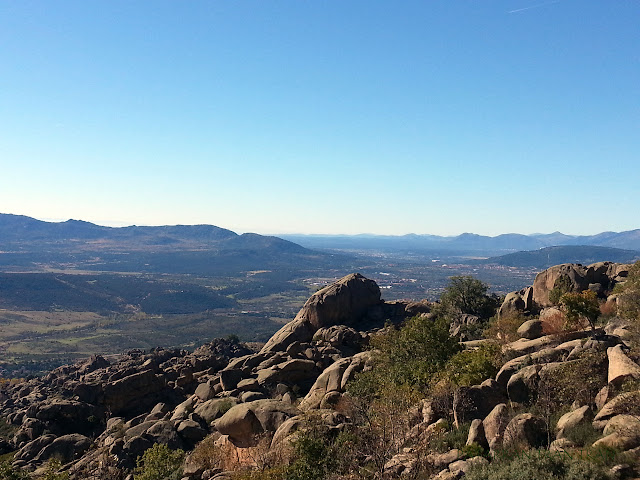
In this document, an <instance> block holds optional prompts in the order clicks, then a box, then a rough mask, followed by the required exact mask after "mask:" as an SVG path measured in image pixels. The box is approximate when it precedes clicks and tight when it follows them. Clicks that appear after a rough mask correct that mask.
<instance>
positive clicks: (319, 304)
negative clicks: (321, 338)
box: [262, 273, 383, 353]
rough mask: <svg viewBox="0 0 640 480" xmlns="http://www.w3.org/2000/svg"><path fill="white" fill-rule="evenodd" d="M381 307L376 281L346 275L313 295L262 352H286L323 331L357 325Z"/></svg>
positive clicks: (356, 274) (354, 275)
mask: <svg viewBox="0 0 640 480" xmlns="http://www.w3.org/2000/svg"><path fill="white" fill-rule="evenodd" d="M382 304H383V301H382V300H381V298H380V289H379V288H378V285H376V283H375V282H374V281H373V280H369V279H367V278H365V277H363V276H362V275H360V274H358V273H353V274H351V275H347V276H346V277H343V278H341V279H340V280H338V281H337V282H335V283H333V284H331V285H329V286H327V287H325V288H323V289H322V290H319V291H318V292H316V293H315V294H313V295H312V296H311V298H309V300H307V302H306V303H305V304H304V306H303V307H302V310H300V312H299V313H298V315H296V318H295V319H294V320H293V321H292V322H289V323H288V324H287V325H285V326H284V327H282V328H281V329H280V330H279V331H278V332H276V334H275V335H274V336H273V337H271V339H270V340H269V341H268V342H267V344H266V345H265V346H264V347H263V348H262V352H263V353H264V352H272V351H283V350H286V348H287V347H288V346H289V344H291V343H293V342H295V341H297V342H308V341H310V340H311V339H312V338H313V334H314V333H315V332H316V331H317V330H318V329H320V328H323V327H331V326H333V325H346V326H352V325H355V324H357V323H358V322H360V321H362V320H363V319H364V318H365V317H366V316H367V313H368V312H369V310H371V309H373V308H374V307H381V306H382Z"/></svg>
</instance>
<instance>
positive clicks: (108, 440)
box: [0, 262, 640, 480]
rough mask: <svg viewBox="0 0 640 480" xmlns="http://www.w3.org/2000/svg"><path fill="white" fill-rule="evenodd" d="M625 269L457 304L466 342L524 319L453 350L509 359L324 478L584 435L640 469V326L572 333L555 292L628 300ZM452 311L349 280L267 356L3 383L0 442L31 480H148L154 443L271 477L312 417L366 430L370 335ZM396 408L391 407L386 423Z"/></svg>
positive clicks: (429, 398)
mask: <svg viewBox="0 0 640 480" xmlns="http://www.w3.org/2000/svg"><path fill="white" fill-rule="evenodd" d="M629 271H630V265H621V264H612V263H607V262H604V263H599V264H594V265H590V266H587V267H584V266H582V265H574V264H565V265H559V266H555V267H552V268H549V269H548V270H545V271H543V272H541V273H540V274H539V275H538V276H537V277H536V279H535V282H534V284H533V285H532V286H530V287H528V288H525V289H523V290H521V291H518V292H512V293H510V294H508V295H507V296H506V297H505V299H504V301H503V303H502V305H501V307H500V308H499V311H498V312H497V316H496V318H494V319H493V320H491V322H494V323H491V322H490V321H489V320H488V319H482V318H478V317H477V316H476V317H475V320H474V322H472V323H469V324H467V323H465V322H466V320H465V319H468V318H469V314H468V313H464V312H457V313H453V314H451V313H448V314H447V315H449V317H447V318H449V319H450V324H451V332H452V334H456V335H458V337H456V338H460V332H459V330H460V328H463V329H464V328H466V327H469V326H470V325H471V326H474V325H475V326H477V325H478V324H483V322H484V324H486V325H489V326H491V325H498V327H500V328H502V327H501V326H503V324H506V322H507V321H508V319H514V318H515V319H517V320H516V321H515V324H514V322H513V321H511V324H510V325H512V329H511V330H510V331H509V332H507V331H506V330H505V329H504V328H503V329H502V330H501V329H500V328H498V329H497V333H495V331H494V334H491V335H489V334H486V331H489V330H485V334H478V333H476V334H475V336H474V335H473V334H468V335H467V338H468V340H467V341H465V342H462V343H461V344H460V346H459V347H456V348H457V349H458V350H462V352H461V353H458V354H457V355H462V354H473V352H480V351H484V350H482V349H483V348H486V346H487V345H488V344H493V345H498V350H499V352H498V353H499V358H500V359H501V360H500V364H499V365H497V366H496V368H495V373H494V374H492V375H491V376H489V377H487V378H480V379H479V380H480V381H478V383H475V384H467V385H463V384H462V383H461V382H460V381H457V382H458V383H454V384H455V385H456V388H455V389H454V390H451V395H450V396H449V397H447V396H446V395H449V394H446V395H444V394H442V393H441V391H442V388H440V390H438V388H439V387H438V386H440V387H441V386H442V385H443V382H442V381H440V382H439V383H434V387H433V388H430V389H429V390H428V393H424V394H423V397H422V398H414V397H411V398H412V401H411V402H410V403H411V405H409V404H407V405H406V406H405V407H402V408H404V409H405V410H403V411H402V412H401V413H403V414H405V413H406V418H407V420H406V424H403V425H405V427H406V429H405V430H406V432H405V434H403V436H402V438H395V437H394V440H393V441H390V442H388V444H386V445H387V449H386V450H385V452H384V455H382V456H381V457H380V458H381V459H382V460H376V457H375V454H373V453H369V454H368V456H365V457H364V458H363V459H361V460H358V461H362V464H363V465H367V469H368V470H366V469H363V470H362V472H363V473H361V475H362V476H361V477H356V476H353V474H351V476H346V474H345V476H343V477H340V476H335V477H326V478H400V477H402V478H438V479H453V478H460V477H462V476H465V475H470V476H471V475H474V473H473V472H474V471H475V472H478V471H481V470H482V469H487V468H490V465H491V464H494V463H495V462H497V460H496V453H497V452H501V451H503V450H504V449H506V448H517V449H525V450H526V449H540V448H546V449H548V451H569V450H570V449H571V448H572V447H574V446H576V442H579V441H580V440H583V441H584V438H578V435H577V434H576V431H577V428H582V430H583V431H587V430H589V432H591V433H592V434H593V438H590V440H588V441H589V442H590V443H588V445H587V446H589V447H590V446H591V445H594V446H595V447H598V446H600V447H607V448H610V449H612V451H613V450H615V451H616V452H619V453H620V452H626V455H627V456H626V457H624V460H621V461H620V462H619V464H618V465H615V466H611V472H613V473H611V472H610V473H611V475H614V473H615V475H618V478H622V476H623V475H627V476H631V477H632V476H633V475H637V474H638V472H637V470H634V468H635V467H634V466H633V465H634V463H633V459H634V458H636V459H637V457H638V456H639V455H640V421H638V418H640V417H639V416H638V415H640V366H639V365H638V364H637V363H636V362H637V357H636V355H637V351H638V350H637V345H635V343H634V342H636V341H637V338H636V337H635V336H634V335H636V333H635V330H634V328H635V326H634V321H635V322H636V323H637V319H635V320H634V319H629V318H624V317H621V316H616V315H615V314H612V315H610V316H609V317H606V318H604V321H603V322H601V323H600V324H598V325H597V326H596V327H594V328H583V327H577V328H573V329H568V328H565V327H563V326H561V325H560V324H559V323H558V318H559V317H562V316H563V315H564V317H563V318H565V320H566V317H567V310H566V308H565V307H566V305H565V304H563V303H554V301H553V299H554V294H557V293H558V289H561V290H562V292H560V293H563V294H567V293H574V294H581V293H582V292H593V295H594V298H599V299H600V300H599V301H600V304H601V305H614V306H615V305H617V304H619V303H621V302H623V298H624V296H622V295H619V294H618V293H615V292H614V287H615V286H616V285H624V283H625V282H626V280H627V277H628V275H629ZM619 288H620V287H618V289H616V291H618V290H619ZM554 289H555V290H554ZM550 297H551V298H550ZM584 297H585V298H587V297H588V296H587V295H585V296H584ZM561 298H565V297H561ZM589 298H590V297H589ZM442 310H443V305H440V304H437V303H430V302H426V301H421V302H405V301H394V302H385V301H384V300H382V299H381V295H380V289H379V288H378V286H377V285H376V283H375V282H374V281H372V280H369V279H367V278H364V277H363V276H362V275H359V274H351V275H347V276H345V277H344V278H342V279H340V280H338V281H337V282H335V283H333V284H331V285H329V286H327V287H325V288H323V289H321V290H319V291H318V292H316V293H315V294H313V295H312V296H311V297H310V298H309V300H308V301H307V302H306V303H305V304H304V306H303V307H302V309H301V310H300V312H299V313H298V314H297V315H296V317H295V318H294V319H293V320H292V321H291V322H289V323H288V324H286V325H285V326H283V327H282V328H281V329H280V330H279V331H278V332H277V333H275V334H274V335H273V336H272V338H271V339H270V340H269V341H268V342H266V344H265V345H264V346H263V347H262V348H261V349H260V350H259V351H256V350H255V349H254V350H252V349H249V348H248V347H247V346H245V345H243V344H242V343H239V342H237V341H233V340H220V339H216V340H213V341H211V342H210V343H208V344H206V345H203V346H202V347H200V348H198V349H196V350H195V351H193V352H188V351H185V350H172V349H153V350H151V351H130V352H128V353H126V354H123V355H121V356H118V357H113V358H108V359H107V358H103V357H101V356H94V357H91V358H89V359H87V360H85V361H83V362H79V363H76V364H75V365H69V366H63V367H59V368H57V369H55V370H53V371H51V372H50V373H49V374H48V375H46V376H44V377H41V378H31V379H28V380H25V381H22V382H6V383H4V384H3V385H2V387H1V390H0V408H1V412H2V416H3V417H4V418H5V419H6V422H7V423H8V424H9V426H11V427H12V429H13V432H12V436H11V438H9V439H7V440H3V441H2V442H1V443H0V449H1V451H2V453H8V452H15V453H14V454H13V457H12V468H13V469H14V470H15V471H16V472H29V475H34V476H38V475H39V474H43V473H44V472H45V470H46V468H50V465H51V459H56V460H59V462H60V464H59V469H60V472H62V473H63V474H65V475H68V476H69V478H71V479H102V478H125V477H126V478H128V479H133V478H136V477H139V478H152V477H143V476H140V475H141V474H139V473H138V474H136V473H134V472H136V471H137V470H135V469H136V465H137V462H138V460H139V459H140V458H141V456H142V455H143V454H144V453H145V452H146V451H149V449H151V448H152V447H153V446H154V445H166V446H167V447H168V448H169V449H171V450H174V451H177V450H178V449H180V450H182V451H184V452H187V453H189V452H191V453H190V454H189V455H187V457H186V460H184V462H183V463H182V464H181V467H180V475H179V476H178V477H176V478H185V479H189V480H207V479H213V478H215V479H223V478H224V479H227V478H229V479H230V478H235V477H234V475H236V474H237V473H238V472H245V474H246V472H247V471H249V472H251V471H254V472H257V471H260V469H262V470H263V471H264V470H265V468H267V467H265V465H266V464H265V463H264V462H263V457H264V458H266V456H268V455H271V456H272V457H273V455H275V454H276V452H279V451H280V449H281V446H282V445H285V444H287V442H292V441H293V439H295V438H296V436H299V435H300V432H302V431H305V430H308V429H309V424H310V422H311V423H313V424H314V425H316V426H318V425H319V426H320V427H321V428H322V429H324V430H323V431H328V432H332V433H331V435H333V437H331V438H335V435H339V434H340V432H346V431H351V432H353V431H356V432H357V431H358V430H357V428H356V430H354V428H355V427H356V426H357V424H358V422H361V421H362V418H356V417H357V415H356V413H357V412H356V410H354V409H353V408H351V409H350V408H347V407H345V403H346V399H348V397H349V393H347V389H348V385H350V384H351V382H352V381H353V380H354V379H355V378H357V377H358V376H359V375H360V374H361V373H362V372H371V371H372V370H375V369H377V368H382V367H381V366H380V365H381V363H380V361H381V360H379V354H380V353H379V350H378V347H379V344H378V343H376V342H374V341H372V339H373V338H376V336H377V335H381V334H384V332H388V331H400V332H401V331H402V328H403V325H405V323H406V322H407V320H408V319H409V318H412V319H416V318H419V319H422V320H423V321H425V322H431V323H433V324H435V323H437V319H438V318H439V315H440V316H441V315H443V314H442ZM451 315H453V316H454V317H456V318H455V319H451ZM495 322H497V323H495ZM499 322H503V323H499ZM454 326H455V327H454ZM448 328H449V327H448ZM505 328H506V327H505ZM453 330H456V331H455V332H453ZM467 330H468V329H467ZM475 331H476V332H477V331H478V329H476V330H475ZM509 335H512V337H509ZM513 335H515V336H516V337H519V338H513ZM454 343H455V342H454ZM380 348H386V347H380ZM630 348H631V351H630ZM634 349H635V350H634ZM456 351H457V350H456ZM409 360H410V359H409V358H408V360H407V361H409ZM585 366H589V367H588V368H590V369H591V370H584V368H586V367H585ZM576 367H579V368H580V369H582V370H581V371H580V375H582V377H583V378H582V380H581V383H583V385H581V386H580V388H575V385H573V384H571V385H569V386H566V387H567V388H566V390H567V392H569V391H570V392H571V396H572V397H571V398H570V401H569V400H568V398H569V397H566V396H565V397H562V400H561V402H565V403H564V404H563V405H561V406H560V407H558V408H557V409H556V410H553V409H552V408H551V405H552V404H554V403H553V402H554V397H553V395H555V394H556V393H557V392H556V390H553V391H551V390H550V389H549V386H550V385H556V384H555V383H553V382H554V381H555V382H558V381H560V382H565V381H566V382H569V383H570V382H571V380H572V376H573V377H574V378H573V380H575V372H576V370H575V368H576ZM560 387H563V386H562V384H560ZM554 388H559V387H557V385H556V387H554ZM563 388H564V387H563ZM417 391H419V390H417ZM422 391H423V392H427V390H422ZM438 392H440V393H438ZM375 398H379V396H378V397H375ZM444 398H449V399H450V403H447V401H444V400H443V399H444ZM545 399H547V400H545ZM371 401H372V402H377V400H371ZM545 401H546V403H545ZM566 402H568V403H566ZM556 403H557V402H556ZM554 405H555V404H554ZM369 406H370V405H367V406H366V408H368V407H369ZM398 408H401V407H397V408H396V411H387V413H386V415H388V418H389V419H392V418H395V416H396V415H397V414H398V411H399V410H397V409H398ZM552 417H553V418H552ZM310 419H311V420H310ZM378 420H379V419H378ZM378 420H376V419H375V418H373V417H372V418H370V419H369V420H368V421H369V422H374V423H375V422H376V421H378ZM460 425H466V427H465V428H466V430H465V429H462V428H461V427H460ZM368 431H370V430H368ZM403 431H404V430H403ZM452 432H458V435H460V433H459V432H464V435H463V436H464V438H462V443H460V444H459V445H458V444H454V442H453V440H451V441H449V440H446V441H445V440H443V439H447V438H454V437H455V435H453V433H452ZM363 435H364V434H363ZM447 435H448V436H447ZM585 435H586V434H585ZM363 438H364V437H363ZM447 442H448V443H447ZM209 444H211V445H213V446H212V447H211V448H212V449H213V450H215V451H216V452H218V453H216V459H217V461H216V462H212V461H211V457H212V455H213V454H211V453H209V454H208V456H207V455H205V456H204V457H206V458H204V457H203V455H202V454H201V453H199V452H202V451H203V450H204V449H205V447H204V445H209ZM436 445H437V448H436ZM584 445H585V444H584V443H583V446H584ZM213 450H212V451H213ZM221 457H223V458H221ZM272 457H270V458H272ZM621 458H622V457H621ZM229 459H234V462H235V463H234V465H235V466H236V468H235V470H234V469H232V468H231V467H230V465H231V464H232V462H231V461H226V460H229ZM279 461H280V462H285V460H282V459H280V460H279ZM261 462H262V463H261ZM376 462H378V463H376ZM495 464H496V465H497V463H495ZM376 465H378V466H377V467H376ZM621 465H622V466H621ZM272 467H273V464H269V468H272ZM252 468H253V469H257V470H251V469H252ZM336 468H337V467H336ZM363 468H364V467H363ZM616 468H617V470H615V469H616ZM614 470H615V472H614ZM137 472H139V470H138V471H137ZM616 472H617V473H616ZM620 472H622V473H620ZM625 472H626V473H625ZM325 473H326V471H325ZM253 475H258V473H254V474H253ZM323 475H324V474H323ZM336 475H337V473H336ZM153 478H155V477H153ZM158 478H160V477H158ZM167 478H168V477H167ZM171 478H173V477H171ZM238 478H254V477H251V475H249V476H245V477H238ZM255 478H263V477H258V476H256V477H255ZM264 478H267V477H264ZM269 478H280V477H269ZM287 478H288V477H287ZM292 478H293V477H292ZM295 478H298V477H295ZM305 478H306V477H305ZM323 478H324V477H323ZM474 478H483V477H474ZM486 478H488V477H486ZM562 478H564V477H562Z"/></svg>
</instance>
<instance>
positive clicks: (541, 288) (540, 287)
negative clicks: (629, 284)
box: [533, 262, 630, 308]
mask: <svg viewBox="0 0 640 480" xmlns="http://www.w3.org/2000/svg"><path fill="white" fill-rule="evenodd" d="M629 267H630V265H624V264H617V263H611V262H599V263H594V264H592V265H588V266H586V267H585V266H582V265H580V264H573V263H565V264H562V265H556V266H554V267H551V268H548V269H546V270H544V271H543V272H540V273H539V274H538V275H537V276H536V278H535V280H534V282H533V303H534V305H535V306H536V307H537V308H544V307H550V306H552V303H551V301H550V300H549V292H550V291H551V290H552V289H553V288H554V287H560V286H562V287H563V288H565V289H566V290H567V291H570V292H581V291H583V290H587V289H588V288H590V289H592V290H594V291H596V293H598V294H599V295H601V296H602V295H604V294H605V292H608V291H611V290H612V289H613V286H614V285H615V284H616V283H618V282H620V281H624V278H625V277H626V276H627V273H628V270H629Z"/></svg>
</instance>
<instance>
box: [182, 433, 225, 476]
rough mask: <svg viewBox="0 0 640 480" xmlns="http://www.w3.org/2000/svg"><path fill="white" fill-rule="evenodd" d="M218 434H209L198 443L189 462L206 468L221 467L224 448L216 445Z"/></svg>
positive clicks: (188, 459)
mask: <svg viewBox="0 0 640 480" xmlns="http://www.w3.org/2000/svg"><path fill="white" fill-rule="evenodd" d="M216 440H217V438H216V435H209V436H208V437H206V438H205V439H204V440H202V441H201V442H200V443H198V444H197V445H196V448H194V449H193V452H191V454H190V455H189V457H188V458H187V463H191V464H195V465H197V466H199V467H202V468H204V469H205V470H213V469H215V468H221V466H222V464H223V463H224V458H223V455H222V453H223V452H222V448H221V447H220V446H218V445H216Z"/></svg>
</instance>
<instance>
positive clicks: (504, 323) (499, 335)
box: [483, 313, 527, 344]
mask: <svg viewBox="0 0 640 480" xmlns="http://www.w3.org/2000/svg"><path fill="white" fill-rule="evenodd" d="M526 321H527V317H525V316H524V315H523V314H522V313H510V314H507V315H502V316H501V317H500V318H498V317H493V318H492V319H491V320H490V321H489V326H488V327H487V328H486V329H485V330H484V333H483V334H484V336H485V338H494V339H496V340H498V341H499V342H500V343H501V344H505V343H511V342H515V341H516V340H518V339H519V338H520V335H518V328H520V325H522V324H523V323H524V322H526Z"/></svg>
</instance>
